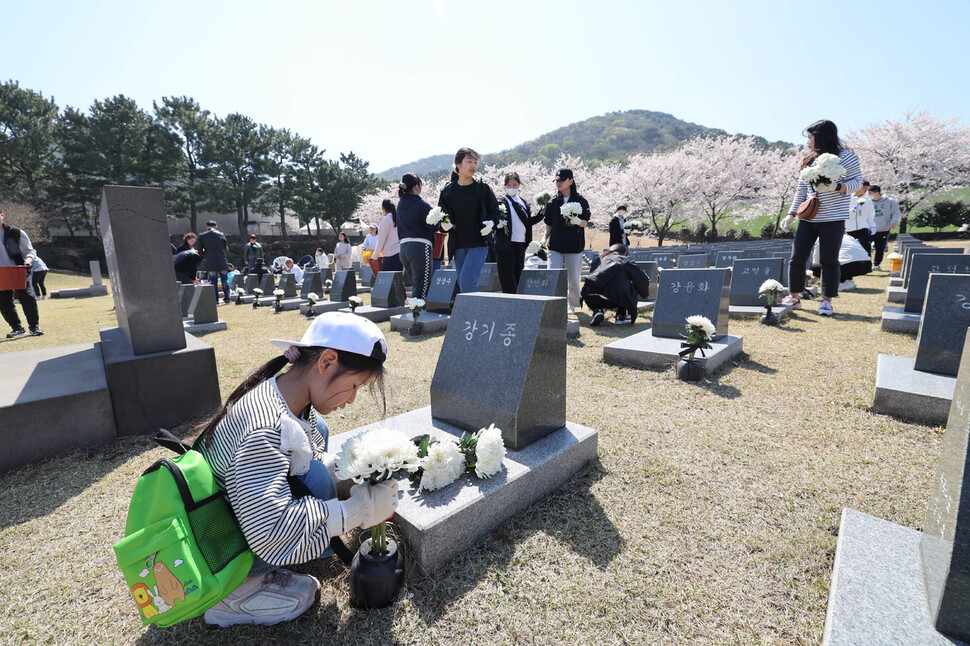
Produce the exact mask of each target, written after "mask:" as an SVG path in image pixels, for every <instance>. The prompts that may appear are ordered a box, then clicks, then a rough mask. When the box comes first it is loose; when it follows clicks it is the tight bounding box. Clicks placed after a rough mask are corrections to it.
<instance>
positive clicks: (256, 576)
mask: <svg viewBox="0 0 970 646" xmlns="http://www.w3.org/2000/svg"><path fill="white" fill-rule="evenodd" d="M270 343H272V344H273V345H274V346H276V347H278V348H281V349H285V350H284V353H283V355H282V356H279V357H276V358H275V359H271V360H270V361H269V362H268V363H266V364H264V365H262V366H260V367H259V368H257V369H256V370H255V371H253V373H252V374H250V375H249V377H247V378H246V380H245V381H244V382H243V383H242V384H240V385H239V387H238V388H236V390H235V391H233V393H232V394H231V395H230V396H229V399H228V400H227V401H226V403H225V405H223V407H222V408H220V409H219V411H217V412H216V414H215V415H214V416H213V417H212V419H211V420H209V422H208V423H207V424H206V426H205V429H204V430H203V431H202V433H201V434H200V436H199V439H198V440H196V442H195V445H194V448H196V449H197V450H199V451H200V452H201V453H202V455H203V456H205V459H206V462H208V464H209V466H210V468H211V469H212V472H213V474H214V475H215V478H216V482H217V483H218V484H219V488H220V489H222V490H223V491H224V492H225V493H226V497H227V498H228V500H229V504H230V506H231V507H232V510H233V513H234V514H235V515H236V519H237V520H238V521H239V525H240V526H241V527H242V531H243V534H244V535H245V537H246V541H247V542H248V543H249V547H250V548H251V549H252V550H253V553H254V555H255V560H254V562H253V567H252V569H251V570H250V572H249V578H247V579H246V580H245V581H244V582H243V583H242V584H240V586H239V587H238V588H237V589H236V590H234V591H233V592H232V593H230V594H229V596H227V597H226V598H225V599H223V600H222V601H221V602H219V603H218V604H216V605H215V606H213V607H212V608H211V609H209V610H208V611H206V613H205V621H206V623H208V624H215V625H219V626H222V627H227V626H235V625H242V624H256V625H267V626H268V625H273V624H276V623H279V622H281V621H289V620H291V619H295V618H296V617H298V616H300V615H301V614H303V613H304V612H305V611H306V610H307V609H308V608H309V607H310V606H311V605H313V602H314V601H315V599H316V596H317V593H318V591H319V590H320V582H319V581H317V579H315V578H313V577H312V576H308V575H305V574H294V573H293V572H289V571H287V570H285V569H282V566H285V565H294V564H298V563H306V562H307V561H311V560H313V559H318V558H321V557H324V556H329V555H331V554H333V552H332V549H331V542H332V540H333V538H334V537H337V536H339V535H341V534H345V533H347V532H349V531H351V530H352V529H354V528H357V527H360V528H367V527H371V526H373V525H376V524H377V523H379V522H381V521H383V520H384V519H386V518H387V517H389V516H390V515H391V514H393V513H394V510H395V509H396V508H397V481H396V480H388V481H385V482H382V483H380V484H376V485H371V484H360V485H354V486H353V487H350V489H349V497H346V499H343V500H341V499H338V490H339V491H340V492H341V493H343V492H344V490H345V489H346V486H347V485H349V484H351V483H350V482H349V481H347V482H340V483H338V482H337V480H336V476H335V470H334V464H335V462H336V455H334V454H331V453H327V441H328V436H329V431H328V429H327V425H326V423H325V422H324V421H323V419H322V417H321V416H322V415H329V414H330V413H333V412H335V411H337V410H339V409H341V408H343V407H345V406H348V405H350V404H353V403H354V399H355V398H356V396H357V393H358V391H360V390H361V389H363V388H365V387H367V388H369V389H370V390H371V393H372V394H374V395H375V398H377V399H378V403H379V404H381V403H383V405H384V409H385V411H386V408H387V403H386V401H385V400H384V360H385V358H386V357H387V342H386V341H385V339H384V335H383V334H381V331H380V329H378V327H377V326H376V325H375V324H374V323H372V322H370V321H368V320H367V319H364V318H363V317H360V316H355V315H353V314H349V313H343V312H329V313H326V314H322V315H320V316H318V317H317V318H316V319H314V321H313V322H312V323H311V324H310V327H309V328H307V331H306V333H305V334H304V335H303V338H302V339H301V340H300V341H285V340H281V339H273V340H271V341H270ZM287 364H291V365H290V368H289V369H288V370H287V371H286V372H283V373H280V370H281V369H282V368H283V367H284V366H286V365H287ZM340 497H345V496H340Z"/></svg>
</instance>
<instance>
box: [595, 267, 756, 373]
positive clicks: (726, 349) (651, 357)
mask: <svg viewBox="0 0 970 646" xmlns="http://www.w3.org/2000/svg"><path fill="white" fill-rule="evenodd" d="M684 271H688V270H684ZM685 325H686V322H685ZM681 329H683V326H682V327H681ZM682 341H683V339H671V338H665V337H658V336H654V335H653V333H652V331H651V330H644V331H643V332H638V333H637V334H633V335H630V336H628V337H626V338H624V339H619V340H617V341H614V342H612V343H610V344H607V345H605V346H603V361H605V362H606V363H609V364H612V365H616V366H629V367H631V368H640V369H648V370H665V369H667V368H670V367H671V366H673V365H674V364H676V363H677V361H678V360H679V359H680V355H679V353H680V351H681V350H683V348H682V347H680V344H681V342H682ZM743 348H744V338H743V337H740V336H731V335H730V334H727V335H722V336H720V337H719V338H718V339H717V341H712V342H711V349H710V350H705V354H706V355H707V356H704V357H702V356H701V354H700V352H698V353H697V354H696V355H695V358H696V359H697V360H699V361H700V362H701V365H702V366H703V368H704V374H705V375H711V374H713V373H714V372H715V371H716V370H717V369H718V368H720V367H721V366H722V365H724V363H726V362H727V361H729V360H730V359H732V358H734V357H736V356H738V355H739V354H741V351H742V350H743Z"/></svg>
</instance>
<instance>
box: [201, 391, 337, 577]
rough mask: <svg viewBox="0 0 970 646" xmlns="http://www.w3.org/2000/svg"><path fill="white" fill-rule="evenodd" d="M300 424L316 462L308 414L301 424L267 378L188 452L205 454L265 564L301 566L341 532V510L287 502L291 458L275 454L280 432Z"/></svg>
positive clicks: (318, 446)
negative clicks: (194, 448)
mask: <svg viewBox="0 0 970 646" xmlns="http://www.w3.org/2000/svg"><path fill="white" fill-rule="evenodd" d="M293 424H299V425H300V426H302V428H303V431H304V432H306V434H307V436H308V437H309V440H310V447H311V451H312V454H313V457H314V458H315V459H317V460H321V461H322V459H323V457H324V451H325V449H326V440H325V439H324V437H323V435H321V433H320V432H319V431H318V430H317V426H316V414H315V413H314V414H312V415H311V420H310V424H309V425H307V424H306V423H305V422H303V423H302V424H301V423H300V420H298V419H297V418H296V417H295V416H294V415H293V414H292V413H291V412H290V410H289V408H288V407H287V405H286V401H285V400H284V399H283V396H282V395H281V394H280V391H279V390H278V388H277V387H276V378H275V377H274V378H272V379H269V380H267V381H265V382H263V383H261V384H259V385H258V386H257V387H256V388H253V389H252V390H251V391H249V392H248V393H246V394H245V395H244V396H243V397H242V398H241V399H240V400H239V401H238V402H236V403H235V404H234V405H233V406H232V408H231V409H230V411H229V413H228V414H227V415H226V416H225V417H224V418H223V419H222V421H220V422H219V424H218V425H217V426H216V428H215V430H214V432H213V433H212V436H211V437H208V438H204V439H203V441H201V442H198V443H197V444H196V448H198V449H199V451H200V452H201V453H202V454H203V455H204V456H205V459H206V462H208V463H209V467H210V468H211V469H212V472H213V474H214V475H215V478H216V482H217V483H218V484H219V487H220V488H221V489H222V490H223V491H225V492H226V495H227V496H228V498H229V504H230V505H231V506H232V511H233V513H234V514H235V515H236V519H237V520H238V521H239V525H240V526H241V527H242V530H243V534H244V535H245V536H246V541H247V542H248V543H249V547H250V548H251V549H252V550H253V552H254V553H255V554H256V555H257V556H259V557H260V558H262V559H263V560H265V561H267V562H268V563H272V564H273V565H291V564H296V563H305V562H307V561H310V560H312V559H315V558H319V557H320V555H321V554H323V552H324V550H326V549H327V548H328V547H329V546H330V537H331V536H338V535H340V534H343V533H345V532H346V531H347V530H349V529H350V528H349V527H344V524H345V522H346V521H345V518H344V509H343V505H342V504H341V503H340V502H338V501H337V500H326V501H324V500H320V499H318V498H314V497H312V496H307V497H305V498H295V497H294V496H293V494H292V493H291V492H290V485H289V483H288V482H287V475H288V474H289V472H290V465H291V457H292V456H291V455H288V454H287V453H286V452H284V450H283V449H282V448H281V437H282V434H283V431H284V427H285V426H289V427H290V428H291V429H292V426H293Z"/></svg>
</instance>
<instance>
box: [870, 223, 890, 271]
mask: <svg viewBox="0 0 970 646" xmlns="http://www.w3.org/2000/svg"><path fill="white" fill-rule="evenodd" d="M872 244H873V246H874V247H875V248H876V259H875V260H874V261H873V264H874V265H881V264H882V256H883V254H884V253H886V245H888V244H889V232H888V231H876V235H874V236H872Z"/></svg>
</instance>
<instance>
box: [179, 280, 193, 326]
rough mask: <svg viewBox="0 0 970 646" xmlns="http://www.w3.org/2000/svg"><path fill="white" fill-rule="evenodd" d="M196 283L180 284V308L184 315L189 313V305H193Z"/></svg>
mask: <svg viewBox="0 0 970 646" xmlns="http://www.w3.org/2000/svg"><path fill="white" fill-rule="evenodd" d="M195 287H196V285H193V284H191V283H188V284H180V285H179V310H180V311H181V312H182V317H183V318H184V317H186V316H188V315H189V306H190V305H192V299H193V298H194V296H195V289H194V288H195Z"/></svg>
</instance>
